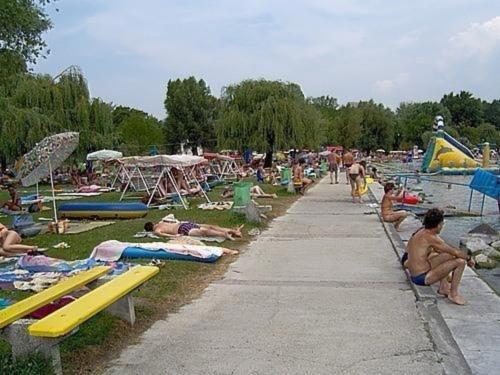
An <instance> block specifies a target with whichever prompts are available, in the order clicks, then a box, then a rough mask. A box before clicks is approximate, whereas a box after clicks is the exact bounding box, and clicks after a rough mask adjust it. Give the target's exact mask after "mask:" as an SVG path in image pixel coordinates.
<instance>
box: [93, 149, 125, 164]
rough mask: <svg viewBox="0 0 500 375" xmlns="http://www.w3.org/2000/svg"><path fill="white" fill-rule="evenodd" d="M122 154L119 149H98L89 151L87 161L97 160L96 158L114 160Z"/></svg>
mask: <svg viewBox="0 0 500 375" xmlns="http://www.w3.org/2000/svg"><path fill="white" fill-rule="evenodd" d="M122 157H123V154H122V153H121V152H119V151H114V150H99V151H95V152H91V153H90V154H88V155H87V160H88V161H97V160H103V161H106V160H114V159H119V158H122Z"/></svg>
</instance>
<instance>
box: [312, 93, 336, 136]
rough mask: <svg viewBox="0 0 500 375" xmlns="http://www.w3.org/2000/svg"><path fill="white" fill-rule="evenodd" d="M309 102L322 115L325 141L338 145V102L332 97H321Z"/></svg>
mask: <svg viewBox="0 0 500 375" xmlns="http://www.w3.org/2000/svg"><path fill="white" fill-rule="evenodd" d="M307 102H308V103H310V104H312V105H313V106H314V108H316V109H317V110H318V111H319V112H320V113H321V115H322V117H323V119H324V120H323V121H322V123H323V124H324V126H323V130H322V132H323V134H324V141H325V142H326V143H327V144H335V143H337V134H336V129H335V117H336V116H337V108H338V102H337V99H336V98H333V97H331V96H320V97H317V98H308V99H307Z"/></svg>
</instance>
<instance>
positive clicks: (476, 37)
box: [449, 16, 500, 59]
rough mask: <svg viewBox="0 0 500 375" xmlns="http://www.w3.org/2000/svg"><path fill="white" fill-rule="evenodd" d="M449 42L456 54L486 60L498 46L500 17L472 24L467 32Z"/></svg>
mask: <svg viewBox="0 0 500 375" xmlns="http://www.w3.org/2000/svg"><path fill="white" fill-rule="evenodd" d="M449 41H450V44H451V46H452V48H453V49H454V50H455V53H456V54H463V55H464V56H466V57H479V58H483V59H484V58H487V57H488V56H489V54H490V53H491V52H492V51H493V50H494V49H496V48H498V47H499V46H500V16H497V17H494V18H492V19H491V20H488V21H485V22H483V23H473V24H471V25H470V26H469V28H468V29H467V30H465V31H462V32H460V33H458V34H456V35H454V36H452V37H451V38H450V39H449Z"/></svg>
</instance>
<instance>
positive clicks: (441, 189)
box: [407, 176, 500, 295]
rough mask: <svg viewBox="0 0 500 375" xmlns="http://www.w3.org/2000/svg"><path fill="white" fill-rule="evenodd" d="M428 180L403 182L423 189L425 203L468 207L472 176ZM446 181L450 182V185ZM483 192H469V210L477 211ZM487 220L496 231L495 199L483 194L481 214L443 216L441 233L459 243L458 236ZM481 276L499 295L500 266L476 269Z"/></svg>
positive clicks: (499, 226)
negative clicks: (473, 215) (469, 186)
mask: <svg viewBox="0 0 500 375" xmlns="http://www.w3.org/2000/svg"><path fill="white" fill-rule="evenodd" d="M423 178H425V179H426V178H428V179H430V180H432V181H427V180H422V181H421V182H420V183H417V182H416V181H415V180H410V179H408V181H407V184H408V187H409V188H410V189H415V193H420V192H422V193H424V194H425V201H424V203H425V204H426V205H427V206H434V207H438V208H445V207H447V206H449V207H454V208H456V209H458V210H462V211H467V210H468V208H469V198H470V191H471V190H470V189H469V188H468V187H467V186H460V185H453V184H465V185H468V184H469V183H470V181H471V179H472V176H430V177H423ZM448 183H452V185H451V189H449V188H448ZM482 201H483V195H482V194H481V193H478V192H474V193H473V199H472V205H471V211H475V212H479V211H480V210H481V204H482ZM482 223H487V224H489V225H491V226H492V227H493V228H494V229H496V230H497V231H500V215H499V212H498V202H497V201H496V200H495V199H492V198H489V197H486V198H485V199H484V209H483V216H482V217H447V218H446V220H445V225H444V228H443V231H442V232H441V235H442V237H443V239H444V240H445V241H446V242H448V243H449V244H450V245H453V246H456V247H458V246H459V241H460V238H461V237H464V236H466V235H467V233H468V232H469V231H470V230H471V229H473V228H475V227H476V226H478V225H479V224H482ZM476 272H477V273H478V274H479V275H480V276H481V278H482V279H483V280H484V281H486V282H487V283H488V284H489V285H490V286H491V287H492V288H493V289H494V290H495V291H496V292H497V294H499V295H500V267H497V268H495V269H493V270H476Z"/></svg>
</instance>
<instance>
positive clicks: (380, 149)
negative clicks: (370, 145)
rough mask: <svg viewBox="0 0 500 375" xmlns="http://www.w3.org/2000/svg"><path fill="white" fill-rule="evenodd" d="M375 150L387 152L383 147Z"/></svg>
mask: <svg viewBox="0 0 500 375" xmlns="http://www.w3.org/2000/svg"><path fill="white" fill-rule="evenodd" d="M375 152H385V150H384V149H383V148H379V149H378V150H377V151H375Z"/></svg>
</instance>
